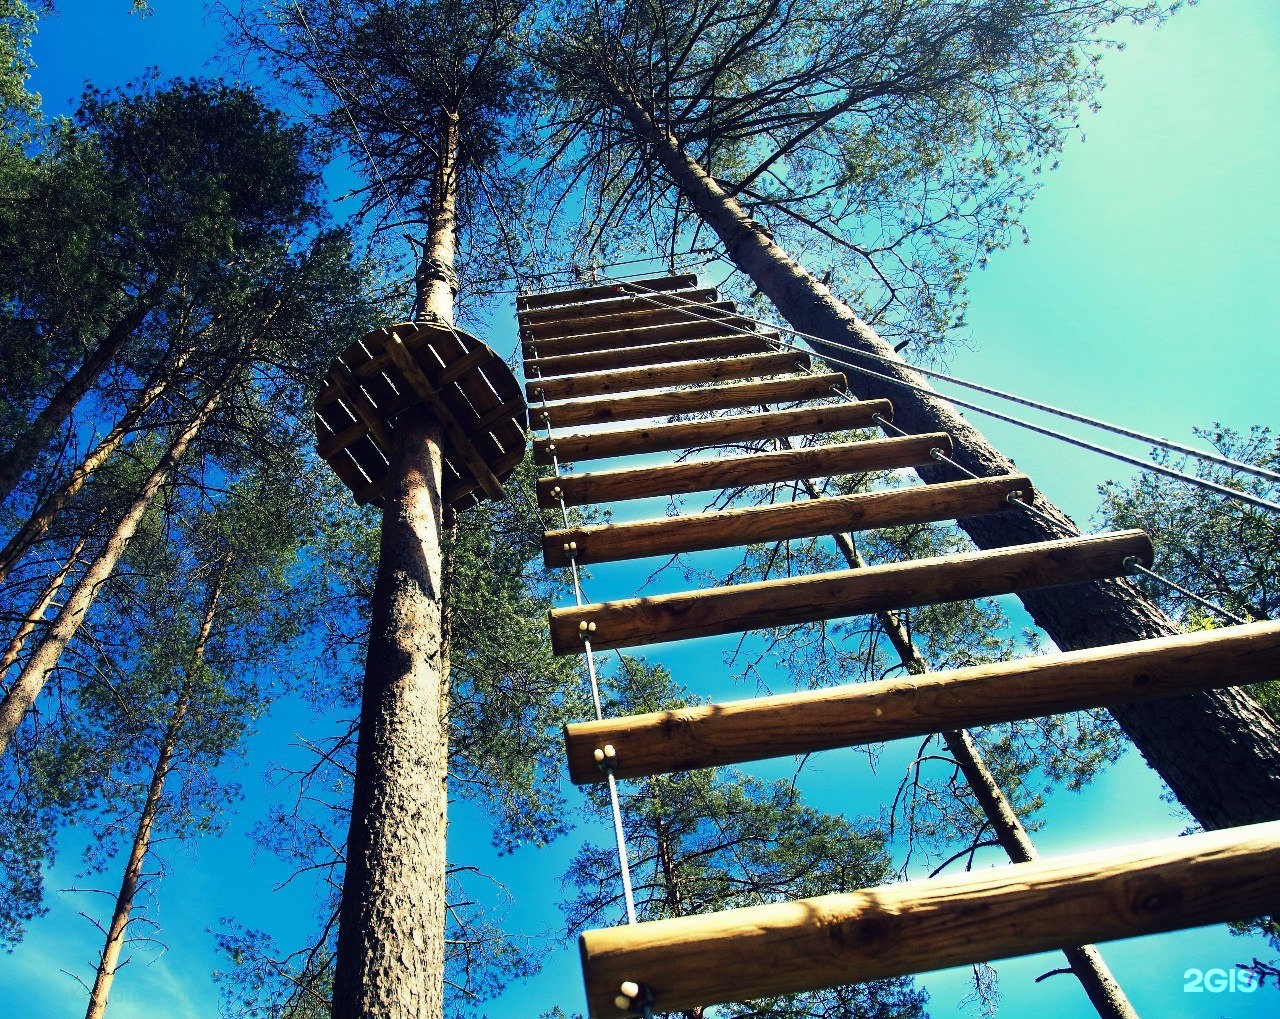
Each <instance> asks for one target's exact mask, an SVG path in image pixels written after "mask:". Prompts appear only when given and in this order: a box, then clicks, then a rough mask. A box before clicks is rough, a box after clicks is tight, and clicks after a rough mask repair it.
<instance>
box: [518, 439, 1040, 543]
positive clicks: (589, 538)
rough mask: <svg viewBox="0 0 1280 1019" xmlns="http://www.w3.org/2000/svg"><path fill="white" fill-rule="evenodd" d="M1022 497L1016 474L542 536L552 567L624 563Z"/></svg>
mask: <svg viewBox="0 0 1280 1019" xmlns="http://www.w3.org/2000/svg"><path fill="white" fill-rule="evenodd" d="M926 457H927V454H926ZM748 459H750V458H748ZM562 480H563V479H562ZM1015 495H1016V496H1018V497H1020V498H1022V499H1025V500H1026V501H1027V502H1030V501H1032V499H1033V498H1034V494H1033V491H1032V487H1031V481H1030V479H1029V478H1027V477H1026V476H1024V475H1020V474H1013V475H1007V476H1001V477H996V478H976V479H973V480H970V481H949V482H945V483H942V484H937V485H920V486H917V487H914V488H891V489H885V490H883V491H879V492H859V493H857V494H855V495H842V496H837V497H835V498H829V499H798V500H796V501H794V502H784V503H781V504H779V505H773V506H750V507H747V508H744V509H732V510H721V511H720V512H714V513H698V514H692V515H690V516H681V517H658V518H656V519H653V520H634V521H629V522H628V523H625V524H603V525H600V526H596V527H573V528H566V529H562V530H553V531H547V532H546V533H545V534H544V535H543V537H542V555H543V559H544V560H545V561H546V564H547V565H548V566H568V565H569V562H570V560H571V559H572V561H574V562H577V563H578V564H580V565H581V564H583V563H603V562H617V561H619V560H622V559H642V558H645V557H646V556H658V555H663V556H665V555H675V554H677V553H680V552H698V551H703V550H705V549H712V548H732V547H734V546H737V545H751V544H754V543H755V542H761V541H785V540H788V539H791V538H811V537H814V536H815V535H819V534H835V533H837V532H841V533H843V532H847V531H867V530H871V529H872V528H876V527H897V526H900V525H902V524H919V523H925V522H927V521H932V520H951V519H959V518H961V517H970V516H980V515H982V514H986V513H1000V512H1003V511H1006V510H1010V509H1012V508H1013V507H1012V504H1011V503H1010V502H1009V499H1010V497H1011V496H1015Z"/></svg>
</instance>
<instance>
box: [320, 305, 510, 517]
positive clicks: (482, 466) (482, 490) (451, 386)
mask: <svg viewBox="0 0 1280 1019" xmlns="http://www.w3.org/2000/svg"><path fill="white" fill-rule="evenodd" d="M325 381H326V385H325V386H324V387H323V388H322V390H321V392H320V395H319V396H318V397H317V400H316V415H315V422H316V436H317V440H318V450H319V452H320V455H321V456H322V457H323V458H324V459H325V460H326V461H328V463H329V464H330V466H331V467H333V469H334V471H335V472H336V473H337V474H338V476H339V477H340V478H341V479H342V481H343V483H344V484H346V486H347V487H348V488H350V489H351V491H352V492H353V494H354V495H355V497H356V500H357V501H358V502H361V503H365V502H374V503H377V502H378V501H379V499H380V497H381V494H382V486H383V484H384V483H385V480H386V470H387V464H388V457H389V453H390V448H391V443H392V442H393V441H394V437H395V423H396V418H397V417H398V415H400V414H401V413H403V412H404V411H405V410H407V409H408V408H409V407H412V406H415V405H417V404H419V403H422V402H423V401H424V400H425V401H426V402H427V403H428V404H429V406H430V410H431V413H432V414H433V416H435V417H436V418H437V420H439V421H440V423H441V424H442V425H443V426H444V432H445V446H446V448H445V451H444V453H445V462H444V479H443V480H444V491H445V493H446V501H448V502H449V504H450V505H451V506H452V508H453V509H464V508H466V507H467V506H471V505H474V504H475V503H476V502H478V501H480V499H481V498H484V497H485V494H486V493H487V494H488V497H490V498H493V497H496V495H497V493H499V492H501V484H500V480H501V477H502V476H505V474H509V473H510V472H511V470H512V469H514V467H515V465H516V464H517V463H519V461H520V460H521V459H523V456H524V450H525V435H526V432H527V429H528V415H527V412H526V410H525V405H524V398H523V395H522V393H521V390H520V386H519V384H518V383H517V382H516V380H515V377H514V376H513V375H512V374H511V370H510V369H509V368H508V367H507V366H506V364H505V363H504V362H503V361H502V359H501V358H500V357H498V356H497V355H496V354H495V353H494V352H493V351H492V350H490V349H489V348H488V347H486V346H485V345H484V344H483V343H482V342H481V341H480V340H478V339H476V338H475V337H474V336H471V335H469V334H468V333H465V332H463V331H461V330H458V329H452V328H449V327H446V326H442V325H438V324H435V323H425V322H419V323H412V322H402V323H399V324H397V325H393V326H387V327H385V328H383V329H378V330H375V331H374V332H372V333H369V334H368V335H367V336H365V337H363V338H362V339H361V340H358V341H357V342H356V343H354V344H352V345H351V346H350V347H348V348H347V349H346V350H345V351H343V353H342V354H341V355H339V357H338V359H337V360H335V361H334V362H333V364H332V365H330V368H329V373H328V375H327V376H326V380H325Z"/></svg>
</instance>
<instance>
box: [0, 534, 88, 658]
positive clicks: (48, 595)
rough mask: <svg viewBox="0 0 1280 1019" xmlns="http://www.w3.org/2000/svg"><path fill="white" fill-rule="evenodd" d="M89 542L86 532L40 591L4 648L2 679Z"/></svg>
mask: <svg viewBox="0 0 1280 1019" xmlns="http://www.w3.org/2000/svg"><path fill="white" fill-rule="evenodd" d="M88 543H89V534H88V533H86V534H85V535H84V536H83V537H81V538H80V540H79V541H77V542H76V545H75V548H73V549H72V550H71V555H69V556H68V557H67V561H66V562H65V563H64V564H63V565H62V566H60V567H59V568H58V569H57V571H56V572H55V573H54V574H53V576H52V577H50V578H49V582H48V583H47V584H46V585H45V588H44V590H43V591H41V592H40V597H39V598H37V599H36V602H35V604H34V605H32V606H31V611H30V612H28V613H27V618H26V619H24V620H23V621H22V625H21V626H19V627H18V632H17V633H15V634H14V635H13V638H12V639H11V640H10V641H9V644H8V646H6V647H5V649H4V654H3V655H2V656H0V681H2V680H3V679H4V676H5V674H6V673H7V672H8V671H9V669H11V668H12V667H13V663H14V662H16V661H17V660H18V655H20V654H22V649H23V647H24V646H26V643H27V638H28V637H30V636H31V634H32V632H33V631H34V630H35V628H36V627H37V626H39V625H40V623H41V622H42V621H43V620H44V614H45V613H46V612H47V611H48V610H49V606H50V605H52V604H53V600H54V599H55V598H56V597H57V596H58V592H59V591H61V590H62V585H63V584H65V583H66V582H67V576H68V575H69V574H70V573H71V571H72V570H74V569H75V567H76V563H78V562H79V561H80V556H81V554H82V553H83V552H84V547H85V545H87V544H88Z"/></svg>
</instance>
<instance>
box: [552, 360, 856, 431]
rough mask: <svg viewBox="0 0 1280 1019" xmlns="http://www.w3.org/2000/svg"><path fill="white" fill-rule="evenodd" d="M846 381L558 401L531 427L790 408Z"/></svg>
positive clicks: (813, 378)
mask: <svg viewBox="0 0 1280 1019" xmlns="http://www.w3.org/2000/svg"><path fill="white" fill-rule="evenodd" d="M844 386H845V377H844V376H843V375H841V374H839V373H838V372H829V373H827V374H824V375H804V376H801V377H798V378H783V379H772V380H769V381H766V382H739V383H735V384H731V385H727V386H705V387H703V388H701V389H672V390H666V391H661V392H653V393H642V394H639V395H636V396H600V397H595V398H592V399H586V400H562V401H560V402H559V403H551V404H547V405H546V406H542V405H539V406H538V407H537V408H536V409H535V410H534V411H533V412H532V413H533V418H534V420H535V422H540V423H543V424H545V423H546V422H547V421H548V420H549V421H550V423H551V427H552V428H571V427H574V426H576V425H599V424H606V423H608V422H612V421H634V420H637V419H640V418H656V417H668V416H670V415H675V414H707V413H711V412H713V411H717V410H732V409H735V408H738V407H753V406H756V405H757V404H769V403H793V402H795V401H799V400H822V399H829V398H830V397H831V396H832V391H833V390H837V391H839V392H843V391H844Z"/></svg>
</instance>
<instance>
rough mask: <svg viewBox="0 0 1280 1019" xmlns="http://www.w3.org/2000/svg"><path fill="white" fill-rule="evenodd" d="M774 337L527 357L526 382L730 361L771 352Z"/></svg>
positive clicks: (717, 337)
mask: <svg viewBox="0 0 1280 1019" xmlns="http://www.w3.org/2000/svg"><path fill="white" fill-rule="evenodd" d="M769 335H772V336H775V337H776V336H777V334H776V333H773V334H765V333H751V334H747V333H731V334H728V335H724V336H720V335H708V336H706V337H704V338H701V339H685V340H678V341H675V342H665V341H660V340H658V338H656V337H655V338H654V339H653V341H652V342H650V343H646V344H645V345H643V346H637V347H624V348H622V349H620V350H601V351H592V352H588V353H585V354H559V355H553V356H551V357H530V358H526V359H525V362H524V370H525V375H526V376H527V377H528V378H531V379H535V378H550V377H552V376H554V375H576V374H579V373H580V372H592V371H603V370H605V369H624V368H639V367H641V366H643V365H648V364H676V363H678V362H680V361H702V360H705V359H706V358H709V357H732V356H735V355H738V354H764V353H768V352H769V351H770V350H772V349H773V348H772V347H771V346H770V344H769V341H768V336H769Z"/></svg>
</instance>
